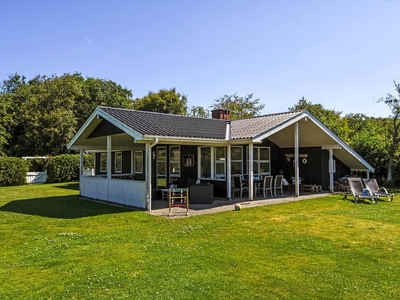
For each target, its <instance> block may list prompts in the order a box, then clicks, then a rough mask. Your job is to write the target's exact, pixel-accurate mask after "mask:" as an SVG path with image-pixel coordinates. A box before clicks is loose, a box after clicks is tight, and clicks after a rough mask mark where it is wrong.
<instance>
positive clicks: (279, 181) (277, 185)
mask: <svg viewBox="0 0 400 300" xmlns="http://www.w3.org/2000/svg"><path fill="white" fill-rule="evenodd" d="M277 190H281V195H282V196H283V175H276V176H275V182H274V194H275V197H277V196H276V191H277Z"/></svg>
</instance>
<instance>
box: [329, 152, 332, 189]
mask: <svg viewBox="0 0 400 300" xmlns="http://www.w3.org/2000/svg"><path fill="white" fill-rule="evenodd" d="M329 189H330V191H331V193H333V149H332V148H330V149H329Z"/></svg>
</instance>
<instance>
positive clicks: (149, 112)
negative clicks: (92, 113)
mask: <svg viewBox="0 0 400 300" xmlns="http://www.w3.org/2000/svg"><path fill="white" fill-rule="evenodd" d="M98 108H106V109H113V110H125V111H130V112H139V113H144V114H145V113H147V114H154V115H160V116H172V117H184V118H185V117H186V118H191V119H193V118H196V119H202V120H216V121H227V120H223V119H216V118H205V117H199V116H186V115H179V114H172V113H162V112H156V111H148V110H139V109H130V108H119V107H111V106H102V105H99V106H98Z"/></svg>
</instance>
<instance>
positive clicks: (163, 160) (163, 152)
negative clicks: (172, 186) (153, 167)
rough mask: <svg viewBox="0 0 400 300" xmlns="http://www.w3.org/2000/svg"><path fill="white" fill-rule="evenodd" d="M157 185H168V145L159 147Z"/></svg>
mask: <svg viewBox="0 0 400 300" xmlns="http://www.w3.org/2000/svg"><path fill="white" fill-rule="evenodd" d="M156 172H157V187H166V186H167V147H157V171H156Z"/></svg>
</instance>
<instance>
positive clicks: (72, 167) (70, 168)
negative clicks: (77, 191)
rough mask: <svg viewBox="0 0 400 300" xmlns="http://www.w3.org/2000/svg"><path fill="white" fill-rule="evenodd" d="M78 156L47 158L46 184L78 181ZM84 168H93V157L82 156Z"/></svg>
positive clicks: (66, 155) (64, 155)
mask: <svg viewBox="0 0 400 300" xmlns="http://www.w3.org/2000/svg"><path fill="white" fill-rule="evenodd" d="M79 158H80V156H79V154H62V155H58V156H54V157H49V164H48V165H47V176H48V177H47V182H69V181H78V180H79ZM83 161H84V168H93V161H94V160H93V156H92V155H89V154H85V155H84V159H83Z"/></svg>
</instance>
